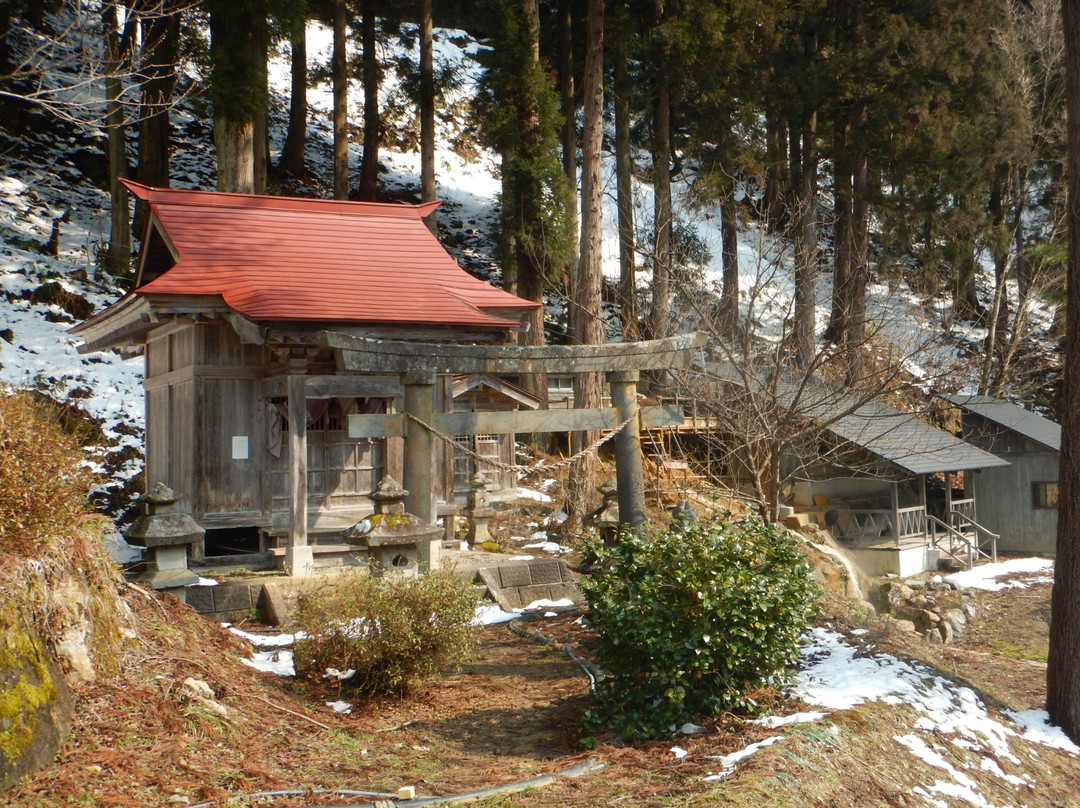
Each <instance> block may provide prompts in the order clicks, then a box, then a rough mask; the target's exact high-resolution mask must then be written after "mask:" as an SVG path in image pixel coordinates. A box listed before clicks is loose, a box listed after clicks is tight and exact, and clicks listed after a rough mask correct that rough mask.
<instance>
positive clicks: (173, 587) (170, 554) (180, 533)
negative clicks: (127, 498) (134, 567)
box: [124, 483, 206, 601]
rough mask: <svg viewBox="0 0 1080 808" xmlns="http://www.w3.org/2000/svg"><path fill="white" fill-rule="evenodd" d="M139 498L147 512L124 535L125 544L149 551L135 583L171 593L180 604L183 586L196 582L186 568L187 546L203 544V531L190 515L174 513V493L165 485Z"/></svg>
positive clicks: (195, 577) (196, 579) (193, 574)
mask: <svg viewBox="0 0 1080 808" xmlns="http://www.w3.org/2000/svg"><path fill="white" fill-rule="evenodd" d="M142 499H143V500H144V501H145V502H146V513H145V514H143V515H142V516H140V517H139V518H138V519H136V520H135V523H134V524H133V525H132V526H131V527H130V528H128V530H127V532H125V533H124V538H125V539H127V541H128V544H132V545H135V546H136V547H145V548H147V549H148V550H149V551H150V553H149V560H148V561H147V563H146V569H145V570H144V571H143V573H142V574H141V575H140V576H139V578H138V580H139V581H140V582H142V583H145V584H148V585H149V586H150V588H151V589H160V590H165V591H167V592H171V593H172V594H173V595H176V597H177V598H179V599H180V600H181V601H183V600H184V599H185V598H184V587H185V586H190V585H191V584H194V583H197V582H198V580H199V576H198V575H196V574H195V573H194V572H192V571H191V570H189V569H188V547H190V546H191V545H192V544H194V543H196V542H198V541H202V538H203V536H204V535H205V534H206V531H205V530H203V529H202V528H201V527H199V525H198V523H197V522H196V521H195V520H194V519H192V518H191V516H190V514H186V513H180V512H179V511H177V509H176V494H175V492H174V491H173V490H172V489H171V488H169V487H168V486H167V485H165V484H164V483H158V484H157V485H155V486H154V488H153V490H152V491H150V493H149V494H147V495H146V496H144V497H143V498H142Z"/></svg>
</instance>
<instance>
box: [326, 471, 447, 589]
mask: <svg viewBox="0 0 1080 808" xmlns="http://www.w3.org/2000/svg"><path fill="white" fill-rule="evenodd" d="M408 495H409V492H408V491H406V490H405V489H404V488H402V487H401V485H400V484H399V483H398V482H397V480H395V479H394V478H393V477H391V476H389V475H387V476H385V477H383V478H382V479H381V480H380V481H379V485H378V486H377V487H376V488H375V490H374V491H372V492H371V500H372V502H374V503H375V513H373V514H372V515H371V516H368V517H365V518H364V519H362V520H360V522H359V523H357V524H356V525H354V526H353V527H351V528H349V529H348V530H347V531H346V532H345V538H346V540H348V541H359V542H360V543H361V544H363V545H364V546H366V547H367V550H368V559H369V561H370V562H371V574H372V575H374V576H376V577H382V576H384V575H388V574H398V575H416V574H417V572H418V571H425V572H426V571H427V570H429V569H431V568H432V567H433V566H437V565H438V563H439V550H440V547H441V542H442V534H443V530H442V528H441V527H439V526H438V525H430V524H428V523H427V522H424V521H423V520H421V519H420V518H418V517H416V516H413V515H412V514H411V513H405V498H406V497H407V496H408Z"/></svg>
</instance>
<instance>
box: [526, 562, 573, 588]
mask: <svg viewBox="0 0 1080 808" xmlns="http://www.w3.org/2000/svg"><path fill="white" fill-rule="evenodd" d="M565 566H566V564H564V563H562V562H560V561H558V560H556V559H554V558H542V559H537V560H536V561H531V562H529V573H530V575H531V576H532V583H533V584H558V583H562V580H563V577H562V568H563V567H565Z"/></svg>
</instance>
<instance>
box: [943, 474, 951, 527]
mask: <svg viewBox="0 0 1080 808" xmlns="http://www.w3.org/2000/svg"><path fill="white" fill-rule="evenodd" d="M945 524H947V525H948V526H949V527H953V518H952V475H951V474H949V472H947V471H946V472H945Z"/></svg>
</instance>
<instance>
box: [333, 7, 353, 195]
mask: <svg viewBox="0 0 1080 808" xmlns="http://www.w3.org/2000/svg"><path fill="white" fill-rule="evenodd" d="M346 19H347V15H346V13H345V0H333V31H334V53H333V56H332V57H331V68H330V71H331V75H332V80H333V90H334V111H333V118H334V199H348V198H349V129H348V126H349V76H348V57H347V54H346V51H345V47H346V46H345V40H346V34H347V28H346Z"/></svg>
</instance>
